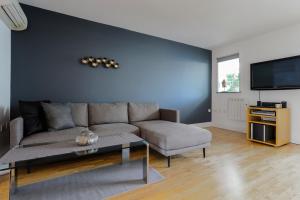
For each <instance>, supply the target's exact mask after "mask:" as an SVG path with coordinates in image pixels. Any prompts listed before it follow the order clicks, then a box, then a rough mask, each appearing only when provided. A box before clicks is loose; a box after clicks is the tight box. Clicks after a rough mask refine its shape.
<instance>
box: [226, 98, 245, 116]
mask: <svg viewBox="0 0 300 200" xmlns="http://www.w3.org/2000/svg"><path fill="white" fill-rule="evenodd" d="M246 106H247V103H246V101H245V99H243V98H228V100H227V117H228V119H231V120H235V121H245V120H246Z"/></svg>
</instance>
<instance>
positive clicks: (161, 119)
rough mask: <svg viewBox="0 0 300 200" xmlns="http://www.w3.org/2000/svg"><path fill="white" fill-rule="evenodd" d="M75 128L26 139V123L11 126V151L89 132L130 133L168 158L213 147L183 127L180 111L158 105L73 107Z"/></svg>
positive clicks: (203, 134)
mask: <svg viewBox="0 0 300 200" xmlns="http://www.w3.org/2000/svg"><path fill="white" fill-rule="evenodd" d="M69 105H70V107H71V113H72V118H73V121H74V124H75V125H76V127H74V128H69V129H64V130H57V131H47V132H40V133H35V134H32V135H30V136H27V137H24V133H23V126H24V125H23V119H22V117H18V118H16V119H14V120H13V121H12V122H11V136H10V143H11V147H14V146H16V145H19V144H21V145H31V144H38V143H51V142H58V141H62V140H70V139H74V138H75V137H76V136H77V135H79V134H80V133H81V132H82V131H83V130H85V129H90V130H91V131H93V132H95V133H96V134H98V135H99V136H105V135H113V134H120V133H122V132H129V133H133V134H136V135H138V136H140V137H142V138H143V139H145V140H146V141H147V142H148V143H149V145H150V147H151V148H152V149H154V150H156V151H158V152H159V153H161V154H162V155H164V156H166V157H167V158H168V167H170V158H171V156H173V155H176V154H181V153H184V152H187V151H190V150H193V149H200V148H201V149H203V155H204V157H205V148H206V147H208V146H210V143H211V140H212V135H211V133H210V132H209V131H208V130H206V129H202V128H198V127H196V126H192V125H186V124H182V123H180V116H179V111H178V110H170V109H160V108H159V105H158V104H155V103H70V104H69Z"/></svg>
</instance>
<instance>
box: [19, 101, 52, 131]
mask: <svg viewBox="0 0 300 200" xmlns="http://www.w3.org/2000/svg"><path fill="white" fill-rule="evenodd" d="M42 102H45V103H50V101H47V100H45V101H42ZM19 110H20V114H21V116H22V118H23V119H24V136H29V135H31V134H33V133H38V132H41V131H46V130H47V123H46V118H45V114H44V110H43V107H42V105H41V101H19Z"/></svg>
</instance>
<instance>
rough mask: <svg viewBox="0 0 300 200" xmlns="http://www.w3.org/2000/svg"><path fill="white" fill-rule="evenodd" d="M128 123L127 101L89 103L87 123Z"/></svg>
mask: <svg viewBox="0 0 300 200" xmlns="http://www.w3.org/2000/svg"><path fill="white" fill-rule="evenodd" d="M106 123H128V112H127V103H91V104H89V124H90V125H96V124H106Z"/></svg>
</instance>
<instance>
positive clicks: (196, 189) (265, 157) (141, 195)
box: [0, 128, 300, 200]
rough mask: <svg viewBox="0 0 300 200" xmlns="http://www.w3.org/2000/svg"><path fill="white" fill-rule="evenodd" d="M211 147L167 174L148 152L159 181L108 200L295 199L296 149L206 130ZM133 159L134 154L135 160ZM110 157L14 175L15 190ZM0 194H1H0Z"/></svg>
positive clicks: (298, 182) (299, 191)
mask: <svg viewBox="0 0 300 200" xmlns="http://www.w3.org/2000/svg"><path fill="white" fill-rule="evenodd" d="M210 130H211V131H212V133H213V143H212V146H211V147H210V148H208V149H207V153H206V156H207V157H206V158H205V159H203V157H202V150H196V151H192V152H189V153H185V154H182V155H179V156H175V157H174V158H173V159H172V163H171V164H172V166H171V168H167V166H166V159H165V158H164V157H162V156H161V155H159V154H157V153H155V152H151V158H150V164H151V166H152V167H154V168H156V169H157V170H158V171H159V172H160V173H161V174H162V175H163V176H165V180H163V181H161V182H159V183H156V184H152V185H148V186H145V187H143V188H141V189H137V190H135V191H131V192H128V193H124V194H121V195H118V196H115V197H112V198H110V199H111V200H119V199H122V200H126V199H130V200H134V199H136V200H141V199H149V200H150V199H151V200H154V199H155V200H159V199H163V200H165V199H172V200H176V199H197V200H199V199H204V200H209V199H217V200H218V199H220V200H221V199H222V200H223V199H230V200H231V199H238V200H244V199H272V200H273V199H282V200H286V199H300V145H293V144H289V145H286V146H283V147H280V148H274V147H269V146H265V145H261V144H256V143H251V142H249V141H246V139H245V135H244V134H241V133H236V132H233V131H228V130H223V129H218V128H210ZM138 155H139V153H138V152H137V153H136V154H135V157H136V156H138ZM118 159H119V157H118V156H116V155H111V156H108V157H107V158H105V159H101V160H99V158H97V159H95V158H89V159H87V160H85V161H81V162H72V163H63V164H55V165H52V166H48V167H42V168H39V169H34V170H33V172H32V173H31V174H29V175H28V174H26V173H25V171H20V179H19V180H18V183H19V185H26V184H29V183H32V182H36V181H40V180H43V179H48V178H53V177H57V176H61V175H64V174H70V173H74V172H77V171H81V170H84V169H90V168H95V167H97V166H99V165H107V164H113V163H115V162H118V161H119V160H118ZM4 189H5V188H3V187H2V188H1V183H0V191H3V190H4Z"/></svg>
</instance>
